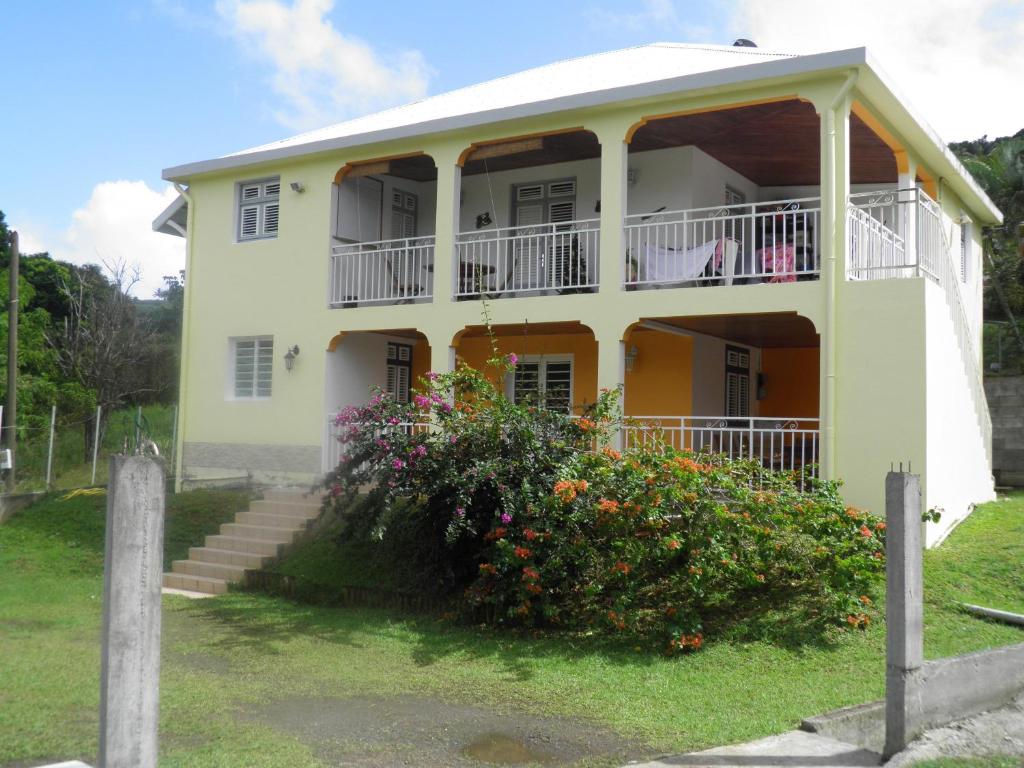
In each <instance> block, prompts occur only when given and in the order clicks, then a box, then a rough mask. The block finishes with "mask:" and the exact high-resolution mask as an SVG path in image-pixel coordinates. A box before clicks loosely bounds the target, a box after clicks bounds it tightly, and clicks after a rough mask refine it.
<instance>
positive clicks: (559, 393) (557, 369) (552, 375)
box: [508, 357, 572, 414]
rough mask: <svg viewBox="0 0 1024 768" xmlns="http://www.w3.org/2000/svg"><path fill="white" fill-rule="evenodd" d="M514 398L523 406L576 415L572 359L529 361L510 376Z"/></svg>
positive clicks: (522, 362) (519, 363)
mask: <svg viewBox="0 0 1024 768" xmlns="http://www.w3.org/2000/svg"><path fill="white" fill-rule="evenodd" d="M508 389H509V390H510V393H509V394H510V395H511V397H512V399H513V401H515V402H516V403H518V404H519V405H539V406H540V407H541V408H547V409H548V410H550V411H558V412H559V413H565V414H569V413H572V360H571V359H569V358H565V357H563V358H544V359H540V358H526V359H524V360H520V361H519V362H518V363H517V364H516V369H515V371H513V372H512V373H511V374H510V375H509V385H508Z"/></svg>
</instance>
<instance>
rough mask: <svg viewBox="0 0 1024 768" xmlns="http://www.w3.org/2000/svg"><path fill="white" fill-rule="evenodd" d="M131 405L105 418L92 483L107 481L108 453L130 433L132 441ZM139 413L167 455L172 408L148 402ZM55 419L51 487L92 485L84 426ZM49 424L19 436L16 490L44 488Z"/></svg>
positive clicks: (90, 464) (90, 463)
mask: <svg viewBox="0 0 1024 768" xmlns="http://www.w3.org/2000/svg"><path fill="white" fill-rule="evenodd" d="M135 414H136V409H135V408H127V409H124V410H121V411H116V412H115V413H112V414H111V415H110V417H109V419H108V420H107V429H106V432H105V433H104V435H103V441H102V444H101V445H100V450H99V452H98V454H97V462H96V484H97V485H104V484H106V482H107V469H108V464H109V460H110V455H111V454H113V453H120V452H121V449H122V448H123V446H124V438H125V436H126V435H130V440H131V442H132V443H134V435H135V422H134V419H135ZM142 415H143V418H144V419H145V421H146V423H147V424H148V426H149V434H150V438H151V439H152V440H153V441H154V442H155V443H156V444H157V446H158V447H159V449H160V454H161V455H162V456H165V457H169V456H170V452H171V438H172V434H173V431H174V408H173V407H172V406H169V405H148V406H144V407H143V409H142ZM59 417H60V414H58V422H57V425H56V429H55V432H54V441H53V470H52V471H53V475H52V476H53V488H55V489H61V488H83V487H86V486H88V485H91V484H92V457H91V456H86V452H85V427H84V426H83V425H82V424H77V423H76V424H64V423H61V421H60V418H59ZM49 440H50V430H49V426H46V427H44V428H40V429H34V430H30V431H29V432H28V433H27V434H25V435H24V436H22V437H21V438H20V439H19V441H18V446H17V455H16V462H17V489H18V491H21V492H25V491H42V490H46V458H47V454H48V452H49Z"/></svg>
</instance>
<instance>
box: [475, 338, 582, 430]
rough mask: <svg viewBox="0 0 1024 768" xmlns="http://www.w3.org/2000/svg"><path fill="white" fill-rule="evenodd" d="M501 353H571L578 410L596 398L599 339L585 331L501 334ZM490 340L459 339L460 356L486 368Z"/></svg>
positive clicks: (499, 343)
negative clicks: (596, 339) (597, 340)
mask: <svg viewBox="0 0 1024 768" xmlns="http://www.w3.org/2000/svg"><path fill="white" fill-rule="evenodd" d="M498 352H499V354H501V355H507V354H509V353H510V352H514V353H515V354H516V355H517V356H518V357H527V356H530V355H572V398H573V405H574V407H575V409H576V412H577V413H578V412H579V410H580V408H581V407H582V406H585V405H588V404H590V403H593V402H594V401H595V400H597V342H596V341H595V340H594V337H593V336H591V335H589V334H586V333H557V334H545V335H543V336H540V335H538V336H523V335H521V334H517V335H515V336H499V337H498ZM490 357H491V341H490V339H488V338H486V337H480V336H474V337H472V338H464V339H462V340H461V341H460V342H459V347H458V359H459V360H460V361H462V362H464V363H466V365H469V366H471V367H473V368H476V369H477V370H478V371H484V372H485V373H491V371H488V370H487V360H488V359H489V358H490Z"/></svg>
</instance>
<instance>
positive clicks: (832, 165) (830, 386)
mask: <svg viewBox="0 0 1024 768" xmlns="http://www.w3.org/2000/svg"><path fill="white" fill-rule="evenodd" d="M857 75H858V70H856V69H855V70H853V71H852V72H850V73H849V74H848V75H847V76H846V80H845V81H844V82H843V85H842V87H841V88H840V89H839V93H837V94H836V96H835V98H834V99H832V103H831V104H829V107H828V111H827V112H826V113H825V189H827V190H828V196H829V198H830V199H831V201H832V204H831V210H830V211H829V215H830V216H831V218H832V222H831V225H832V226H831V227H830V228H829V229H828V230H826V231H829V232H831V233H832V247H831V248H829V249H828V257H827V258H826V259H825V339H824V346H825V407H824V409H823V410H824V413H823V414H822V416H823V417H824V418H823V419H822V422H823V423H822V428H823V434H822V440H823V442H824V446H823V447H824V449H825V450H824V451H823V453H824V462H822V463H823V465H824V466H823V467H822V470H823V474H824V477H825V479H826V480H834V479H835V470H836V315H837V312H836V293H837V291H838V276H837V274H836V266H837V263H836V262H837V259H836V251H837V250H838V248H843V249H845V248H846V243H845V238H844V242H842V243H838V244H837V243H836V231H837V230H838V229H839V227H840V221H841V219H840V216H843V217H845V216H846V198H845V196H843V199H842V200H840V199H839V196H838V195H837V194H836V172H835V171H836V110H837V109H839V108H840V106H842V105H844V104H845V102H846V98H847V97H848V96H849V95H850V91H851V90H853V86H854V83H856V82H857ZM847 164H848V163H847ZM847 181H849V179H847ZM847 186H848V185H847ZM823 191H824V190H823ZM843 231H844V232H845V228H844V230H843Z"/></svg>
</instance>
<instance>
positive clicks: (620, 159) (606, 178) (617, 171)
mask: <svg viewBox="0 0 1024 768" xmlns="http://www.w3.org/2000/svg"><path fill="white" fill-rule="evenodd" d="M630 125H632V121H629V120H625V119H622V118H619V119H616V120H607V121H604V122H601V123H599V124H597V125H590V124H588V126H587V127H588V128H590V129H591V130H593V132H594V133H595V134H596V135H597V139H598V141H599V142H601V257H600V280H601V285H600V288H599V291H600V292H601V293H617V292H618V291H621V290H622V287H623V282H624V279H625V270H626V250H625V233H624V231H623V225H624V224H625V220H626V172H627V169H628V160H629V145H628V144H627V143H626V133H627V131H628V130H629V128H630Z"/></svg>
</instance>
